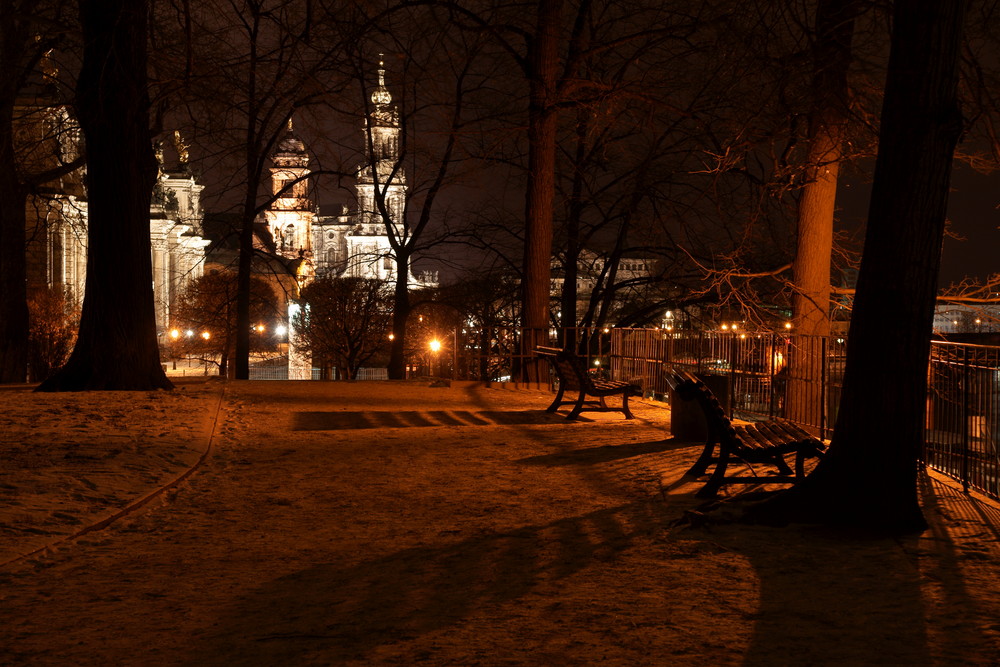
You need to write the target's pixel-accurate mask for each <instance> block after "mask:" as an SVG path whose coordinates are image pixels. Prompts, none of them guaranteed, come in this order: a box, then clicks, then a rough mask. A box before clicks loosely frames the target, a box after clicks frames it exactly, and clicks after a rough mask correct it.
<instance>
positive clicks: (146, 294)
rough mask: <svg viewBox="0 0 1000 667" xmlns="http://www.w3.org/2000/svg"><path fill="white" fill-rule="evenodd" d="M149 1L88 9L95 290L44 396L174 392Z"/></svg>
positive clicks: (84, 4)
mask: <svg viewBox="0 0 1000 667" xmlns="http://www.w3.org/2000/svg"><path fill="white" fill-rule="evenodd" d="M148 9H149V8H148V2H146V1H144V0H81V1H80V19H81V23H82V25H83V36H84V42H85V43H84V54H83V64H82V66H81V70H80V77H79V80H78V82H77V89H76V95H77V115H78V117H79V120H80V127H81V128H82V130H83V134H84V138H85V140H86V142H87V154H88V161H87V192H88V202H89V204H88V207H89V223H88V229H89V231H88V251H87V252H88V255H87V283H86V294H85V296H84V301H83V311H82V315H81V320H80V335H79V338H78V339H77V343H76V347H75V348H74V349H73V354H72V355H71V356H70V359H69V361H68V362H67V364H66V366H65V367H63V369H62V370H61V371H59V372H57V373H56V374H55V375H53V376H52V377H51V378H49V379H48V380H46V381H45V382H44V383H42V385H41V386H40V387H39V390H40V391H79V390H88V389H106V390H114V389H124V390H140V389H141V390H146V389H169V388H171V387H172V386H173V385H172V384H171V383H170V381H169V380H168V379H167V377H166V374H165V373H164V371H163V368H162V366H160V358H159V350H158V348H157V341H156V319H155V313H154V309H153V279H152V260H151V257H150V241H149V204H150V198H151V195H152V190H153V184H154V182H155V180H156V159H155V157H154V155H153V147H152V143H151V141H150V134H149V115H148V114H149V96H148V92H147V90H146V28H147V26H146V19H147V13H148Z"/></svg>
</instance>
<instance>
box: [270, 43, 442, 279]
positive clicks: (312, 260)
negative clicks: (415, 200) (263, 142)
mask: <svg viewBox="0 0 1000 667" xmlns="http://www.w3.org/2000/svg"><path fill="white" fill-rule="evenodd" d="M371 102H372V105H373V110H372V112H371V114H370V120H368V121H367V122H366V125H365V128H364V129H365V145H366V147H367V149H366V151H365V153H366V156H367V159H366V162H365V164H363V165H361V166H360V167H359V168H358V172H357V182H356V186H355V190H356V196H357V209H356V211H354V212H353V213H352V212H351V211H350V209H349V208H348V207H346V206H345V207H343V209H342V211H341V212H340V214H338V215H333V216H321V215H318V213H317V211H316V209H315V206H314V204H313V202H312V201H311V199H310V197H309V195H308V190H307V187H306V186H307V182H308V181H307V177H308V176H309V174H310V170H309V153H308V150H307V148H306V145H305V142H303V141H302V139H301V138H299V136H298V135H297V134H296V133H295V131H294V128H293V125H292V121H289V123H288V129H287V131H286V132H285V135H284V137H283V138H282V139H281V141H279V142H278V146H277V148H276V150H275V152H274V153H273V155H272V165H273V166H272V167H271V188H272V195H273V196H274V197H275V199H274V203H273V204H271V206H270V207H269V208H268V210H267V211H265V212H264V214H263V216H262V219H261V225H260V227H262V228H264V229H266V232H263V233H262V234H259V235H258V246H259V247H260V248H261V249H264V250H272V251H273V252H275V253H277V254H278V255H280V256H282V257H284V258H286V259H288V260H291V261H292V262H293V263H294V264H295V266H294V269H293V270H294V271H295V272H296V274H297V275H298V276H299V277H300V282H301V281H303V280H306V281H307V280H309V279H310V278H311V277H313V276H342V277H355V278H371V279H375V280H383V281H394V280H395V279H396V261H395V257H394V253H393V250H392V243H391V242H390V238H389V234H388V230H387V226H386V224H385V222H384V220H385V217H384V216H383V215H382V213H381V212H380V211H379V200H380V199H381V200H382V201H384V207H385V212H386V214H387V215H388V218H389V220H390V221H391V224H392V226H393V233H394V235H395V236H396V238H399V239H402V238H405V236H404V235H405V227H404V224H403V219H404V215H405V206H406V190H407V185H406V174H405V172H404V171H403V169H402V168H401V166H400V164H399V132H400V126H399V112H398V110H397V109H396V106H395V105H394V104H393V103H392V95H391V94H390V93H389V90H388V89H387V88H386V85H385V69H384V68H383V66H382V63H381V62H380V63H379V69H378V87H377V88H376V89H375V91H374V92H372V94H371ZM369 138H370V141H369ZM380 194H381V195H382V196H381V197H379V195H380ZM408 283H409V286H410V288H411V289H420V288H426V287H436V286H437V284H438V278H437V274H436V272H432V273H424V274H420V275H417V276H415V275H413V274H412V273H411V274H409V277H408Z"/></svg>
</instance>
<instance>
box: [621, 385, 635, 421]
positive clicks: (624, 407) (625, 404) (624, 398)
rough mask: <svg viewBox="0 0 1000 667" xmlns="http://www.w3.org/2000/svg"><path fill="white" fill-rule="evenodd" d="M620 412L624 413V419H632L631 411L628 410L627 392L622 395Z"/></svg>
mask: <svg viewBox="0 0 1000 667" xmlns="http://www.w3.org/2000/svg"><path fill="white" fill-rule="evenodd" d="M622 412H624V413H625V419H634V417H633V416H632V411H631V410H629V409H628V392H627V391H626V392H625V393H623V394H622Z"/></svg>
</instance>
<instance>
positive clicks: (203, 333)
mask: <svg viewBox="0 0 1000 667" xmlns="http://www.w3.org/2000/svg"><path fill="white" fill-rule="evenodd" d="M201 337H202V338H204V339H205V340H208V339H209V338H211V337H212V334H210V333H209V332H207V331H202V332H201Z"/></svg>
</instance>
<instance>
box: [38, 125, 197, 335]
mask: <svg viewBox="0 0 1000 667" xmlns="http://www.w3.org/2000/svg"><path fill="white" fill-rule="evenodd" d="M19 117H21V118H23V119H24V122H25V124H26V129H25V132H28V133H32V132H33V133H35V134H37V135H38V136H40V137H45V141H47V143H48V145H49V146H50V147H51V146H53V145H54V146H55V149H56V152H55V153H53V152H52V151H51V149H50V152H49V154H50V155H52V154H57V155H58V157H59V160H61V161H62V162H64V163H69V162H72V160H73V159H75V158H76V156H77V154H78V151H79V142H80V133H79V129H78V128H77V126H76V122H75V120H74V119H73V118H72V117H71V116H70V115H69V113H68V111H67V110H66V108H65V107H62V106H56V107H45V106H39V107H37V108H30V107H29V108H24V109H22V110H20V114H19ZM177 139H178V142H179V137H177ZM39 145H41V144H39ZM178 155H179V157H180V159H179V161H178V164H177V165H176V167H175V168H173V169H172V170H170V171H164V170H163V169H162V152H159V154H158V157H159V158H160V160H161V171H160V175H159V180H158V181H157V184H156V189H155V191H154V195H153V201H152V205H151V206H150V221H149V231H150V244H151V259H152V263H153V295H154V299H155V308H156V326H157V329H158V330H159V331H163V330H165V329H166V328H167V327H168V326H169V324H170V311H171V308H172V307H173V305H174V303H175V301H176V298H177V295H178V294H179V293H180V291H181V290H182V289H184V287H185V286H186V285H187V283H188V282H189V281H191V280H193V279H194V278H197V277H198V276H200V275H201V273H202V270H203V266H204V260H205V247H206V246H207V245H208V244H209V242H208V241H207V240H205V239H204V238H202V236H201V234H202V227H201V223H202V209H201V202H200V195H201V190H202V186H201V185H199V184H198V183H197V182H196V180H195V178H194V177H193V176H192V175H191V173H190V171H189V170H188V167H187V153H186V149H185V148H183V146H181V145H180V143H178ZM88 223H89V215H88V208H87V195H86V190H85V188H84V185H83V178H82V169H81V170H78V171H76V172H73V173H72V174H69V175H68V176H66V177H63V178H61V179H58V180H57V181H54V182H52V183H50V184H48V185H47V187H46V188H45V189H44V190H43V191H42V192H40V193H39V194H38V195H36V196H34V197H32V198H30V200H29V202H28V210H27V224H28V226H29V238H30V241H29V244H28V249H27V256H28V289H29V290H32V289H39V288H42V287H50V288H66V289H68V291H69V292H70V293H71V295H72V296H73V298H75V299H77V300H78V301H80V302H82V300H83V298H84V296H85V294H84V291H85V288H86V275H87V243H88V238H87V228H88Z"/></svg>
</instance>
